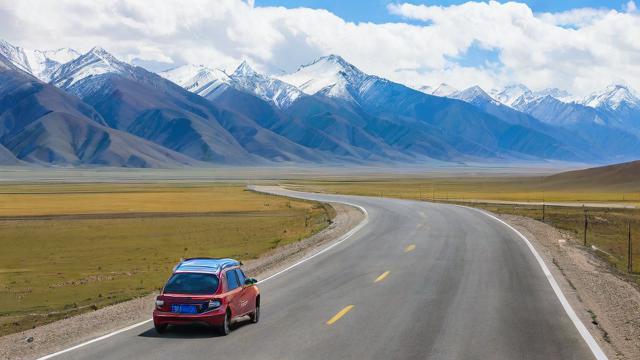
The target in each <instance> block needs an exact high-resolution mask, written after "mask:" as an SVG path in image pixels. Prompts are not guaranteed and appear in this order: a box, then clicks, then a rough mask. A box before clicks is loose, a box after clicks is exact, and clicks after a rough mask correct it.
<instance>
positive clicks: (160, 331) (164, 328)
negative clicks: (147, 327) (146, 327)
mask: <svg viewBox="0 0 640 360" xmlns="http://www.w3.org/2000/svg"><path fill="white" fill-rule="evenodd" d="M153 326H154V327H155V328H156V332H157V333H158V334H163V333H164V332H165V331H167V324H160V325H158V324H153Z"/></svg>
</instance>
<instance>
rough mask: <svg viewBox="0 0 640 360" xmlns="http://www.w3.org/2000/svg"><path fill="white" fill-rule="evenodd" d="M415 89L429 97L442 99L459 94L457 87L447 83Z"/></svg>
mask: <svg viewBox="0 0 640 360" xmlns="http://www.w3.org/2000/svg"><path fill="white" fill-rule="evenodd" d="M415 89H416V90H418V91H420V92H423V93H425V94H428V95H434V96H440V97H450V95H452V94H454V93H457V92H459V90H458V89H456V88H455V87H453V86H451V85H449V84H445V83H441V84H440V85H438V86H435V87H434V86H430V85H423V86H419V87H416V88H415Z"/></svg>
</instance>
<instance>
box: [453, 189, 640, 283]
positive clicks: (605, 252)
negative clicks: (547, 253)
mask: <svg viewBox="0 0 640 360" xmlns="http://www.w3.org/2000/svg"><path fill="white" fill-rule="evenodd" d="M455 203H460V204H465V205H469V206H473V207H479V208H483V209H486V210H489V211H491V212H494V213H498V214H510V215H520V216H526V217H529V218H533V219H536V220H539V221H543V222H545V223H547V224H549V225H551V226H554V227H556V228H558V229H561V230H564V231H567V232H569V233H570V234H572V235H573V239H575V241H576V242H577V243H579V244H582V245H584V246H587V247H590V248H592V249H593V250H595V251H596V253H597V254H598V255H599V256H601V257H603V258H604V259H606V260H607V261H609V262H610V263H611V264H612V265H613V266H615V267H616V268H617V269H618V270H620V271H624V272H628V273H631V274H634V273H636V274H637V273H638V271H640V209H622V208H602V207H588V206H584V207H570V206H556V205H529V204H527V205H515V204H490V203H476V202H473V203H466V202H458V201H456V202H455Z"/></svg>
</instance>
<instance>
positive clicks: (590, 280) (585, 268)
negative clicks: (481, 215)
mask: <svg viewBox="0 0 640 360" xmlns="http://www.w3.org/2000/svg"><path fill="white" fill-rule="evenodd" d="M496 216H498V217H500V218H501V219H503V220H504V221H505V222H507V223H509V224H510V225H511V226H513V227H514V228H516V229H517V230H518V231H520V232H521V233H522V234H523V235H524V236H526V237H527V238H528V239H529V240H530V241H531V242H532V243H533V245H534V247H535V248H536V250H537V251H538V253H540V255H541V256H542V257H543V258H544V260H545V262H546V263H547V267H548V268H549V269H550V271H551V272H552V273H553V276H554V277H555V278H556V281H557V282H558V284H559V285H560V287H561V288H562V292H563V293H564V294H565V296H566V297H567V299H568V300H569V302H570V303H571V306H572V307H573V309H574V310H575V311H576V313H577V314H578V316H579V317H580V319H581V320H582V322H583V323H584V324H585V325H586V326H587V328H588V329H589V331H590V332H591V334H592V335H593V337H594V338H596V340H597V341H598V343H599V344H600V347H601V348H602V349H603V350H604V352H605V353H606V354H607V356H608V357H609V359H629V360H632V359H640V289H639V288H638V286H637V285H636V284H634V283H631V282H630V281H629V280H627V279H625V277H624V276H623V275H621V274H619V273H617V272H616V270H615V269H612V268H611V266H609V265H608V264H607V263H606V262H605V261H604V260H601V259H600V258H598V257H597V256H595V255H594V254H593V253H592V251H591V250H590V249H588V248H585V247H584V246H582V245H579V241H578V240H577V239H575V238H573V237H572V236H571V235H570V234H568V233H565V232H562V231H560V230H558V229H556V228H554V227H552V226H550V225H547V224H545V223H542V222H540V221H537V220H533V219H531V218H526V217H522V216H514V215H496Z"/></svg>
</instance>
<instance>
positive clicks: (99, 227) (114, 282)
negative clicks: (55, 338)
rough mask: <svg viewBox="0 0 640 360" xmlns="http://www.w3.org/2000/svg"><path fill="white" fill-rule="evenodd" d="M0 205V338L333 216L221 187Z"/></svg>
mask: <svg viewBox="0 0 640 360" xmlns="http://www.w3.org/2000/svg"><path fill="white" fill-rule="evenodd" d="M0 204H1V206H0V246H2V251H1V252H0V264H1V265H0V334H7V333H12V332H16V331H20V330H24V329H27V328H31V327H33V326H35V325H39V324H43V323H46V322H50V321H53V320H56V319H59V318H63V317H67V316H70V315H73V314H77V313H80V312H83V311H90V310H91V309H96V308H99V307H103V306H105V305H109V304H113V303H116V302H120V301H124V300H127V299H131V298H133V297H137V296H141V295H144V294H148V293H150V292H152V291H154V290H157V289H159V288H160V287H161V286H162V284H163V282H164V281H165V280H166V278H167V277H168V276H169V275H170V272H171V269H172V267H173V266H175V264H176V263H177V262H178V261H179V260H180V258H182V257H193V256H211V257H234V258H239V259H251V258H255V257H257V256H259V255H260V254H262V253H264V252H265V251H268V250H270V249H273V248H275V247H277V246H281V245H285V244H288V243H291V242H294V241H297V240H299V239H302V238H305V237H307V236H309V235H311V234H312V233H314V232H317V231H319V230H321V229H323V228H324V227H326V226H327V225H328V224H329V221H330V219H331V218H332V217H333V216H334V214H333V209H332V208H330V207H325V206H324V205H321V204H317V203H312V202H306V201H297V200H291V199H286V198H281V197H276V196H270V195H263V194H258V193H254V192H250V191H245V190H244V188H243V187H242V186H238V185H224V184H216V185H211V184H208V185H207V184H205V185H193V184H178V185H166V184H165V185H158V184H148V185H145V184H136V185H128V184H111V185H109V184H78V185H53V184H52V185H42V184H38V185H26V186H25V185H4V186H2V187H1V188H0Z"/></svg>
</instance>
